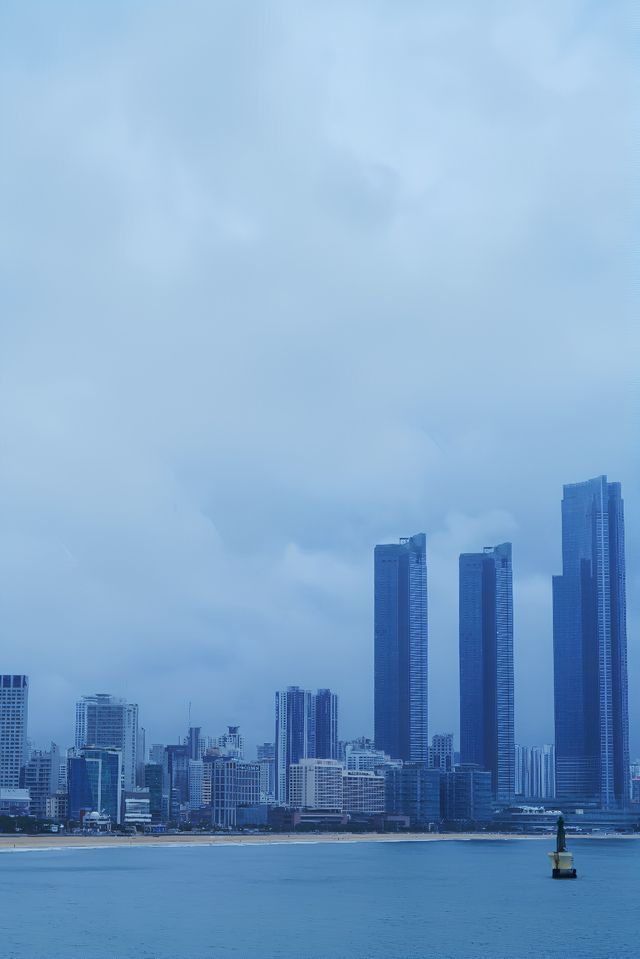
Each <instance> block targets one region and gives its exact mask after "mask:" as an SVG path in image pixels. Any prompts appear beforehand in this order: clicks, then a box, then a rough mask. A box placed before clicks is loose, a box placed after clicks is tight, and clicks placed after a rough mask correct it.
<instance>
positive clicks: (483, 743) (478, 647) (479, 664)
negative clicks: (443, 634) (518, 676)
mask: <svg viewBox="0 0 640 959" xmlns="http://www.w3.org/2000/svg"><path fill="white" fill-rule="evenodd" d="M512 582H513V576H512V566H511V543H502V544H501V545H500V546H487V547H486V548H485V549H484V550H483V552H482V553H463V554H462V555H461V556H460V759H461V762H463V763H473V764H476V765H478V766H480V767H481V768H482V769H486V770H488V771H490V772H491V783H492V790H493V795H494V798H495V799H496V800H497V801H498V802H505V803H509V802H511V801H512V800H513V796H514V791H515V752H514V718H513V588H512Z"/></svg>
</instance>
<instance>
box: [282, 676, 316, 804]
mask: <svg viewBox="0 0 640 959" xmlns="http://www.w3.org/2000/svg"><path fill="white" fill-rule="evenodd" d="M314 708H315V704H314V697H313V694H312V693H311V692H310V691H309V690H308V689H300V687H299V686H288V687H287V689H284V690H280V691H279V692H277V693H276V743H275V745H276V802H278V803H280V805H286V804H287V802H288V801H289V767H290V766H291V765H292V764H293V763H299V762H300V760H301V759H308V758H309V757H310V756H313V755H314V752H315V741H314V739H315V737H314V728H315V715H314Z"/></svg>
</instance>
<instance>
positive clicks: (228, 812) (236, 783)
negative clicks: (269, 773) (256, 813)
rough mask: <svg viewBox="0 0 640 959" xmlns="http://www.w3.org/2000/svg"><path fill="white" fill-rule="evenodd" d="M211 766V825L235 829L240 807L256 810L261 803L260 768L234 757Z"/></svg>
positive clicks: (217, 760) (219, 760)
mask: <svg viewBox="0 0 640 959" xmlns="http://www.w3.org/2000/svg"><path fill="white" fill-rule="evenodd" d="M208 765H209V766H210V771H209V772H210V776H211V821H212V824H213V825H214V826H219V827H222V828H225V829H235V827H236V824H237V819H236V813H237V809H238V806H257V805H258V803H259V802H260V766H259V764H258V763H257V762H245V761H244V760H242V759H235V758H234V757H224V758H220V759H214V760H213V762H211V763H209V764H208Z"/></svg>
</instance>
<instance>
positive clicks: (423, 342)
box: [0, 0, 640, 753]
mask: <svg viewBox="0 0 640 959" xmlns="http://www.w3.org/2000/svg"><path fill="white" fill-rule="evenodd" d="M631 18H632V13H631V3H630V2H629V3H622V2H615V0H610V2H607V3H601V2H598V3H596V2H587V0H583V2H578V0H576V2H571V0H548V2H545V0H531V2H527V0H522V2H521V0H516V2H501V3H492V2H486V3H478V2H477V0H468V2H465V0H459V2H454V3H451V2H444V0H443V2H438V0H435V2H430V3H417V2H414V0H399V2H384V3H383V2H381V0H367V2H365V0H363V2H345V0H340V2H337V0H336V2H331V0H328V2H316V3H307V2H300V0H296V2H291V3H280V2H271V3H259V2H252V3H241V2H237V0H229V2H201V3H197V2H189V0H188V2H180V3H177V2H173V3H169V2H158V0H154V2H146V3H145V2H139V3H128V2H127V3H125V2H122V3H118V2H113V0H110V2H109V3H99V2H95V3H84V2H79V0H78V2H76V3H71V2H59V3H55V4H53V3H47V2H44V0H43V2H41V3H35V2H29V0H20V2H11V0H7V2H5V3H3V4H2V7H1V9H0V64H1V65H0V123H1V128H0V142H1V143H2V149H1V151H0V197H1V204H2V205H1V210H0V230H1V234H0V261H1V269H2V276H1V290H2V292H1V294H0V295H1V297H2V300H1V303H0V317H1V319H0V323H1V341H0V391H1V392H0V434H1V437H0V438H1V445H0V456H1V461H0V515H1V528H0V567H1V568H0V630H1V634H0V671H1V672H26V673H28V674H29V675H30V677H31V694H30V695H31V701H30V734H31V736H32V738H33V739H34V740H35V741H36V743H38V744H40V745H43V744H45V743H46V742H47V740H48V739H50V738H54V739H56V740H57V741H59V742H60V743H61V744H62V745H63V746H66V745H68V744H70V743H71V742H72V740H73V719H74V711H73V710H74V702H75V699H76V698H77V697H78V696H79V695H81V694H83V693H90V692H95V691H101V692H113V693H115V694H119V695H123V696H127V697H129V698H130V699H132V700H133V701H137V702H139V704H140V716H141V722H142V723H143V725H144V726H145V727H146V728H147V730H148V741H151V742H171V741H176V740H177V738H178V736H180V735H183V734H184V732H185V729H186V725H187V715H188V703H189V701H191V703H192V710H191V715H192V720H193V722H194V723H198V724H201V725H202V726H203V727H204V728H205V730H206V731H207V732H208V733H210V734H214V733H215V734H218V733H219V732H221V731H222V729H223V727H224V725H225V724H226V723H240V724H241V726H242V728H243V731H244V732H245V734H246V736H247V738H248V740H249V741H250V742H251V743H254V742H255V741H259V740H263V739H271V738H272V736H273V719H272V717H273V693H274V690H275V689H277V688H279V687H282V686H286V685H289V684H300V685H304V686H309V687H318V686H330V687H331V688H333V689H335V690H336V691H337V692H338V693H339V695H340V697H341V735H342V736H344V737H351V736H355V735H359V734H362V733H371V732H372V728H373V722H372V706H373V702H372V701H373V696H372V665H373V639H372V634H373V623H372V599H373V596H372V592H373V590H372V565H373V546H374V545H375V544H376V543H379V542H389V541H394V540H396V539H397V538H398V537H399V536H406V535H410V534H412V533H416V532H419V531H425V532H426V533H427V537H428V564H429V574H428V575H429V612H430V697H431V698H430V717H431V718H430V726H431V731H432V732H436V731H444V730H450V729H453V730H456V736H457V728H458V698H457V697H458V673H457V671H458V654H457V643H458V635H457V629H458V626H457V589H458V583H457V562H458V554H459V553H460V552H461V551H467V550H477V549H481V548H482V547H483V546H484V545H489V544H494V543H496V542H500V541H503V540H505V539H510V540H511V541H512V542H513V556H514V579H515V581H514V600H515V643H516V646H515V668H516V739H517V741H520V742H525V743H536V742H543V741H549V740H551V739H552V736H553V708H552V661H551V575H552V573H554V572H560V499H561V495H562V484H563V483H568V482H575V481H578V480H582V479H587V478H589V477H591V476H595V475H598V474H600V473H607V474H608V475H609V478H610V479H612V480H620V481H621V482H622V484H623V495H624V497H625V501H626V512H627V557H628V599H629V607H630V616H629V644H630V704H631V721H632V751H633V752H635V753H637V752H638V751H639V750H640V720H639V710H640V692H639V679H640V640H639V628H640V615H639V614H640V606H639V603H638V598H637V597H638V588H639V587H640V563H639V562H638V549H639V546H640V483H639V480H638V465H639V464H638V454H637V419H638V416H637V413H638V347H639V345H640V343H639V340H640V334H639V333H638V331H637V329H635V328H634V323H633V319H634V316H633V314H634V312H635V314H636V319H637V301H636V303H634V302H633V300H632V297H633V295H634V265H633V258H632V250H633V246H634V236H633V224H632V219H633V216H634V214H637V170H635V171H634V169H633V166H634V163H636V162H637V154H636V155H635V156H634V152H633V140H634V136H636V134H637V128H636V129H634V127H633V122H634V117H633V107H632V100H633V97H634V94H635V92H636V90H635V86H634V83H635V78H634V77H633V75H632V74H633V70H634V66H633V57H634V55H635V54H634V51H633V49H632V41H633V34H632V29H631V26H632V23H631ZM634 178H635V182H634ZM636 240H637V236H636ZM636 274H637V269H636Z"/></svg>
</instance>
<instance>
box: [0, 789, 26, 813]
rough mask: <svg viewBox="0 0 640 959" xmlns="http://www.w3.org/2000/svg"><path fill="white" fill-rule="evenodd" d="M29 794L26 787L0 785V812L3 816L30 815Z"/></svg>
mask: <svg viewBox="0 0 640 959" xmlns="http://www.w3.org/2000/svg"><path fill="white" fill-rule="evenodd" d="M30 807H31V796H30V795H29V790H28V789H19V788H14V787H13V786H0V813H2V814H3V815H5V816H28V815H30V811H31V809H30Z"/></svg>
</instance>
